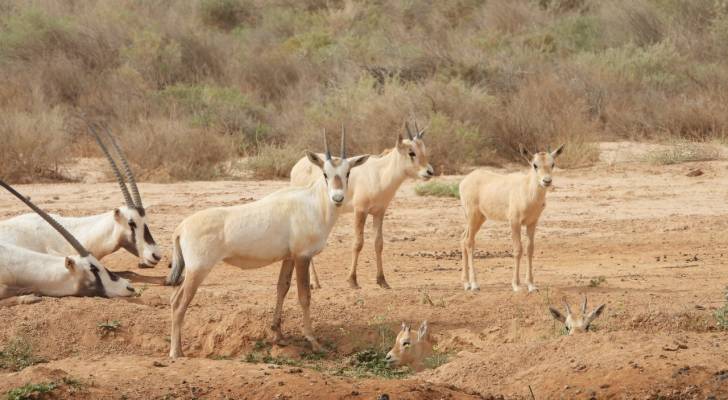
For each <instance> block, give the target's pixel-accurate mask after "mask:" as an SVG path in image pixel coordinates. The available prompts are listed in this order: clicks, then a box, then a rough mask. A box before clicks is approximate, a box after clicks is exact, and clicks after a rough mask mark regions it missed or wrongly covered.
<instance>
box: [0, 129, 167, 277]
mask: <svg viewBox="0 0 728 400" xmlns="http://www.w3.org/2000/svg"><path fill="white" fill-rule="evenodd" d="M89 130H90V131H91V132H92V133H93V135H94V137H95V138H96V141H97V142H98V144H99V146H100V147H101V149H102V150H103V152H104V155H105V156H106V158H107V159H108V160H109V163H110V164H111V169H112V170H113V171H114V175H115V176H116V179H117V181H118V182H119V187H120V188H121V193H122V194H123V195H124V200H125V201H126V206H124V207H119V208H116V209H114V210H112V211H109V212H106V213H104V214H99V215H92V216H88V217H61V216H57V215H53V218H54V219H56V220H57V221H59V222H60V223H61V224H62V225H63V226H64V227H66V229H68V230H69V231H70V232H71V233H72V234H73V235H74V236H75V237H76V238H78V240H79V242H81V243H82V244H83V246H84V247H85V248H87V249H88V250H89V252H91V254H93V255H94V257H96V258H97V259H102V258H104V257H105V256H107V255H108V254H111V253H113V252H115V251H116V250H118V249H119V248H124V249H126V250H127V251H128V252H130V253H132V254H134V255H135V256H137V257H139V267H140V268H151V267H154V266H155V265H156V264H157V263H158V262H159V260H160V259H161V256H160V255H159V250H158V248H157V244H156V243H155V242H154V238H153V237H152V233H151V231H150V230H149V226H148V225H147V220H146V213H145V211H144V206H143V205H142V198H141V195H140V194H139V189H138V188H137V184H136V180H135V179H134V174H132V172H131V168H129V163H128V162H127V160H126V158H125V157H124V154H123V152H122V151H121V149H120V148H119V146H118V145H117V143H116V140H115V139H114V137H113V136H112V135H111V132H109V131H108V130H107V129H105V133H106V135H107V137H108V138H109V140H110V141H111V144H112V145H113V147H114V148H115V150H116V152H117V153H118V155H119V158H120V159H121V162H122V164H123V166H124V169H125V170H126V177H127V179H128V180H129V186H130V187H131V194H129V189H128V188H127V186H126V183H125V182H124V178H123V177H122V175H121V172H120V171H119V168H118V167H117V165H116V163H115V162H114V159H113V157H112V156H111V154H110V153H109V150H108V148H107V147H106V145H105V144H104V142H103V141H102V139H101V136H100V135H99V134H98V132H97V131H96V129H95V128H94V127H93V126H92V125H91V124H89ZM0 242H4V243H6V244H12V245H15V246H19V247H23V248H26V249H28V250H33V251H37V252H40V253H48V254H55V255H67V254H72V253H73V248H72V247H71V246H70V245H69V244H68V242H67V241H65V240H63V238H62V237H61V236H59V235H57V234H56V233H55V232H54V231H53V229H52V228H51V227H50V226H49V225H48V224H46V223H45V222H44V221H43V219H42V218H41V217H40V216H38V215H37V214H24V215H20V216H17V217H14V218H10V219H8V220H5V221H0Z"/></svg>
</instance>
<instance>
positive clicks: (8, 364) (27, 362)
mask: <svg viewBox="0 0 728 400" xmlns="http://www.w3.org/2000/svg"><path fill="white" fill-rule="evenodd" d="M44 362H46V360H44V359H43V358H40V357H38V356H36V355H35V354H34V351H33V346H32V345H31V344H30V342H28V341H27V340H26V339H25V338H22V337H17V338H14V339H12V340H10V341H9V342H8V343H7V344H6V345H5V347H3V348H2V350H0V369H9V370H11V371H20V370H22V369H24V368H27V367H30V366H31V365H35V364H39V363H44Z"/></svg>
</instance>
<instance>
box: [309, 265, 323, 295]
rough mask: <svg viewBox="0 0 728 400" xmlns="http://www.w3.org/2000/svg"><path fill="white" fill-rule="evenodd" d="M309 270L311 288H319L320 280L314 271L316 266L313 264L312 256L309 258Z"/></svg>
mask: <svg viewBox="0 0 728 400" xmlns="http://www.w3.org/2000/svg"><path fill="white" fill-rule="evenodd" d="M310 271H311V277H310V279H311V289H321V282H319V277H318V273H317V272H316V267H314V265H313V258H312V259H311V265H310Z"/></svg>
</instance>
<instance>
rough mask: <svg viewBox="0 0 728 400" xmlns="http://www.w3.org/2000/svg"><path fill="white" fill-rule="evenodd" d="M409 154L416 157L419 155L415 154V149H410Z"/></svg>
mask: <svg viewBox="0 0 728 400" xmlns="http://www.w3.org/2000/svg"><path fill="white" fill-rule="evenodd" d="M409 156H410V158H415V157H416V156H417V154H415V152H414V151H412V150H410V152H409Z"/></svg>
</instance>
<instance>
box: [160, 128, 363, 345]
mask: <svg viewBox="0 0 728 400" xmlns="http://www.w3.org/2000/svg"><path fill="white" fill-rule="evenodd" d="M325 138H326V136H325V133H324V143H325V142H326V140H325ZM306 156H307V157H308V160H309V162H311V163H312V164H313V165H315V166H316V167H318V168H319V170H320V171H321V172H323V174H322V175H323V176H321V175H319V179H318V180H317V181H316V182H315V183H313V184H311V185H310V186H308V187H305V188H286V189H282V190H279V191H277V192H274V193H272V194H270V195H268V196H266V197H264V198H262V199H261V200H258V201H255V202H252V203H248V204H243V205H239V206H234V207H219V208H210V209H207V210H203V211H200V212H197V213H195V214H193V215H191V216H189V217H187V218H186V219H185V220H184V221H182V223H180V224H179V226H178V227H177V229H176V230H175V231H174V237H173V242H174V251H173V255H172V271H171V272H170V274H169V276H168V277H167V284H170V285H180V284H181V286H180V287H178V288H177V289H176V290H175V291H174V294H173V295H172V299H171V305H172V334H171V349H170V352H169V355H170V357H179V356H181V355H182V337H181V329H182V324H183V321H184V315H185V312H186V310H187V307H188V306H189V304H190V302H191V301H192V298H193V297H194V295H195V292H196V291H197V288H198V287H199V285H200V284H201V283H202V281H203V280H204V279H205V277H206V276H207V274H208V273H209V272H210V270H212V268H213V267H214V266H215V264H217V263H218V262H220V261H225V262H226V263H228V264H231V265H234V266H237V267H240V268H243V269H253V268H260V267H264V266H266V265H269V264H271V263H273V262H276V261H282V264H281V270H280V275H279V278H278V290H277V291H278V295H277V300H276V308H275V312H274V315H273V324H272V329H273V331H274V333H275V341H281V340H282V339H283V335H282V333H281V311H282V307H283V299H284V298H285V296H286V294H287V293H288V288H289V287H290V284H291V275H292V274H293V270H294V268H295V269H296V281H297V284H298V300H299V303H300V304H301V308H302V309H303V333H304V335H305V337H306V339H308V341H309V342H310V343H311V345H312V346H313V348H314V349H315V350H320V349H321V346H320V345H319V344H318V342H317V341H316V338H315V337H314V335H313V329H312V327H311V318H310V311H309V306H310V301H311V291H310V287H309V271H308V266H309V262H310V260H311V258H312V257H313V256H314V255H316V254H318V253H319V252H321V250H322V249H323V248H324V246H325V245H326V239H327V238H328V236H329V233H330V232H331V229H332V228H333V226H334V223H336V219H337V218H338V216H339V214H340V213H341V206H342V205H343V204H344V201H345V198H346V193H347V185H348V180H349V170H351V169H352V168H354V167H358V166H359V165H362V164H363V163H364V162H365V161H366V160H367V158H369V156H368V155H363V156H357V157H351V158H346V152H345V135H344V134H343V132H342V137H341V158H336V159H334V158H332V157H331V153H330V152H329V149H328V145H326V153H325V158H324V159H322V158H321V157H319V156H318V155H316V154H314V153H311V152H306ZM183 271H185V275H184V282H182V281H183V276H182V272H183Z"/></svg>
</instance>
